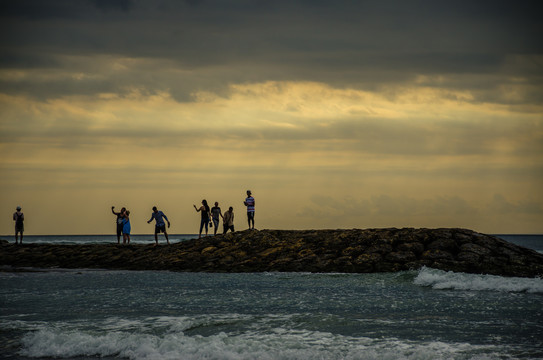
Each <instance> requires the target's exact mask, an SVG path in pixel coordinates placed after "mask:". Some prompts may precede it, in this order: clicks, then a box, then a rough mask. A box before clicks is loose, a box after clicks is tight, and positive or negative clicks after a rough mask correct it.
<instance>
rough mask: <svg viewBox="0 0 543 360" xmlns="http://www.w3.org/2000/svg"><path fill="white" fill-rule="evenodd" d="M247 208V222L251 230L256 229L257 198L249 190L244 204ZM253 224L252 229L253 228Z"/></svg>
mask: <svg viewBox="0 0 543 360" xmlns="http://www.w3.org/2000/svg"><path fill="white" fill-rule="evenodd" d="M243 204H244V205H245V206H247V222H248V223H249V229H252V230H254V229H255V198H254V197H253V196H252V195H251V190H247V198H246V199H245V201H244V202H243ZM251 224H252V227H251Z"/></svg>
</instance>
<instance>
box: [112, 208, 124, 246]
mask: <svg viewBox="0 0 543 360" xmlns="http://www.w3.org/2000/svg"><path fill="white" fill-rule="evenodd" d="M125 211H126V208H124V207H123V208H122V209H121V212H115V206H112V207H111V212H112V213H113V215H117V244H120V243H121V235H122V233H123V219H124V213H125ZM123 240H124V236H123Z"/></svg>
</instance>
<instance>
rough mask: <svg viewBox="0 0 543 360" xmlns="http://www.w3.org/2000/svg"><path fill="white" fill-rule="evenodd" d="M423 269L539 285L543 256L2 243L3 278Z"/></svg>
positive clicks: (268, 238)
mask: <svg viewBox="0 0 543 360" xmlns="http://www.w3.org/2000/svg"><path fill="white" fill-rule="evenodd" d="M422 266H427V267H434V268H438V269H442V270H450V271H461V272H469V273H483V274H494V275H502V276H522V277H536V276H539V277H541V276H543V255H542V254H540V253H538V252H536V251H533V250H530V249H526V248H523V247H520V246H517V245H514V244H511V243H508V242H506V241H504V240H502V239H499V238H496V237H494V236H490V235H485V234H481V233H477V232H474V231H471V230H467V229H414V228H404V229H395V228H388V229H351V230H297V231H294V230H262V231H256V230H255V231H249V230H247V231H241V232H235V233H229V234H227V235H217V236H213V237H211V236H210V237H205V238H202V239H192V240H188V241H183V242H179V243H175V244H172V245H161V246H159V247H153V246H152V245H128V246H125V245H117V244H96V245H89V244H86V245H54V244H29V243H27V244H22V245H15V244H10V243H7V242H0V268H1V269H3V270H4V271H10V270H14V269H20V268H23V267H35V268H52V267H59V268H103V269H128V270H172V271H195V272H197V271H205V272H262V271H305V272H307V271H309V272H359V273H367V272H385V271H386V272H390V271H401V270H409V269H418V268H420V267H422Z"/></svg>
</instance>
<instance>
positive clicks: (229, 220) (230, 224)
mask: <svg viewBox="0 0 543 360" xmlns="http://www.w3.org/2000/svg"><path fill="white" fill-rule="evenodd" d="M222 219H223V230H224V231H223V234H226V233H227V232H228V230H230V231H232V232H234V208H233V207H232V206H230V208H229V209H228V211H227V212H225V213H224V216H223V218H222Z"/></svg>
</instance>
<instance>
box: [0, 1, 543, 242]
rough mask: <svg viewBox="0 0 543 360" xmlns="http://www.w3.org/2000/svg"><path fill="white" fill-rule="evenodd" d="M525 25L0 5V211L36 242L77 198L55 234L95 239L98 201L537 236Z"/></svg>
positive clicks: (214, 8) (460, 5) (100, 220)
mask: <svg viewBox="0 0 543 360" xmlns="http://www.w3.org/2000/svg"><path fill="white" fill-rule="evenodd" d="M539 10H540V5H539V3H538V2H535V1H525V2H522V3H521V4H516V3H511V2H509V1H497V2H492V3H489V2H476V3H473V2H468V1H459V2H454V3H451V4H444V3H440V2H438V3H436V2H431V1H412V2H404V1H383V2H350V1H337V2H333V3H331V2H324V1H311V2H307V1H276V2H271V3H263V2H252V1H229V2H223V1H211V0H206V1H185V2H177V1H156V2H146V1H130V0H119V1H101V0H94V1H86V2H72V1H52V2H47V4H46V3H44V2H42V1H29V0H23V1H2V2H0V23H1V25H0V26H1V27H2V31H3V33H4V34H8V35H9V36H4V37H2V38H1V39H0V48H1V50H2V51H1V55H0V116H1V118H0V147H1V149H2V156H1V157H0V168H1V169H2V173H3V174H4V176H3V177H2V179H1V180H0V181H1V182H2V183H1V184H0V185H1V188H2V189H3V190H2V194H1V195H2V198H3V199H4V202H5V203H6V204H12V207H15V206H16V205H17V204H19V203H21V202H22V201H24V202H25V208H28V207H30V209H29V210H27V211H34V214H33V215H34V218H36V217H37V219H36V221H37V223H38V224H39V225H37V226H38V227H37V228H36V227H34V229H35V230H34V232H35V233H39V232H53V233H54V232H55V231H57V230H56V228H55V226H54V224H55V222H56V219H55V216H54V214H55V212H54V211H51V208H54V209H57V208H59V207H60V208H61V209H62V208H69V207H71V205H72V204H71V200H74V199H77V200H78V202H79V203H80V204H83V205H84V208H85V213H89V216H86V217H85V220H82V219H81V218H79V217H77V216H75V215H74V216H73V219H72V220H71V222H70V223H71V224H72V223H73V226H71V225H70V226H69V227H70V228H71V229H72V230H69V231H68V230H66V231H68V232H70V231H72V232H73V231H81V232H87V233H89V232H90V233H93V232H107V231H108V230H107V229H108V228H107V226H105V225H104V222H105V221H107V220H106V217H104V216H103V215H98V214H102V213H103V211H104V209H106V210H107V209H108V207H109V204H110V203H111V202H125V203H127V204H128V203H129V204H131V205H130V206H131V207H132V209H133V213H134V210H136V214H137V213H138V210H139V212H140V213H144V212H145V213H146V211H147V209H148V208H149V207H150V206H152V205H153V204H154V203H155V202H157V201H158V202H160V201H161V202H163V203H165V204H167V205H168V206H169V207H170V208H171V211H170V212H173V214H174V216H176V217H178V218H180V219H190V218H191V217H193V216H194V214H192V212H191V211H190V209H191V205H192V203H193V202H199V201H200V200H201V198H203V197H210V198H209V199H208V200H210V201H213V200H212V199H211V197H214V198H215V199H221V202H223V204H224V202H227V203H231V204H237V205H236V210H237V211H239V214H240V215H242V214H243V210H244V209H243V206H242V205H241V203H240V200H239V198H240V197H243V194H244V192H245V190H246V188H251V189H253V191H254V193H255V196H256V195H257V194H258V197H257V199H259V200H258V204H259V214H261V215H260V216H261V217H260V221H261V223H260V224H261V225H260V227H276V228H277V227H282V228H292V227H298V228H299V227H320V228H322V227H355V226H358V227H360V226H364V227H372V226H429V227H430V226H464V227H472V228H476V229H477V230H483V231H487V232H540V231H543V228H541V226H540V224H541V223H543V222H542V221H541V220H543V210H542V207H543V194H542V192H541V189H540V185H541V183H542V182H543V167H542V166H541V164H543V130H542V125H543V115H542V114H543V105H542V104H543V101H542V100H543V91H542V90H543V85H542V84H543V70H542V69H543V47H542V45H541V42H540V39H541V38H542V37H543V36H542V35H543V27H542V26H541V22H540V20H539V16H538V14H539V13H540V12H539ZM159 189H161V190H162V191H163V192H165V193H167V194H168V195H165V194H164V193H163V192H162V191H161V190H159ZM53 194H55V196H56V199H55V200H54V202H55V203H56V204H57V205H52V204H51V202H52V199H51V196H52V195H53ZM224 206H228V205H227V204H224ZM2 211H3V213H2V214H3V215H2V216H3V218H5V219H9V218H10V213H11V209H3V210H2ZM106 213H107V211H106ZM0 215H1V214H0ZM70 216H72V215H70ZM135 216H137V215H135ZM142 218H143V216H142ZM239 218H240V220H239V221H240V222H241V223H243V220H241V219H243V217H242V216H239ZM0 225H1V226H0V230H1V231H0V232H3V233H10V232H11V230H9V229H10V227H11V223H9V222H7V221H6V222H3V223H1V224H0ZM240 225H241V224H240ZM29 229H32V227H30V228H29ZM83 229H84V230H83ZM191 229H192V227H191V226H190V224H187V223H186V222H183V223H182V224H180V225H179V228H177V229H176V231H177V232H192V230H191ZM142 231H144V230H142ZM145 231H146V230H145ZM136 232H138V230H136Z"/></svg>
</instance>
